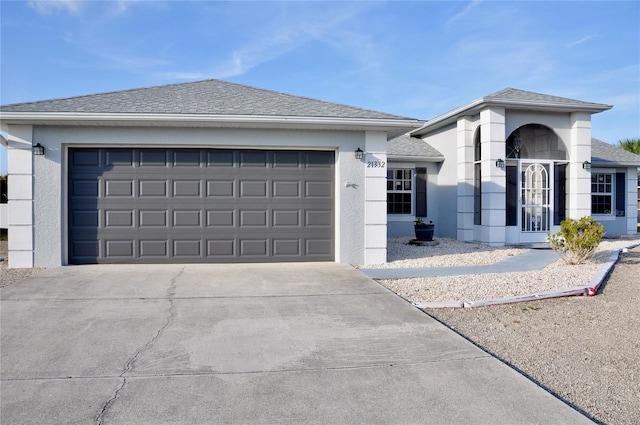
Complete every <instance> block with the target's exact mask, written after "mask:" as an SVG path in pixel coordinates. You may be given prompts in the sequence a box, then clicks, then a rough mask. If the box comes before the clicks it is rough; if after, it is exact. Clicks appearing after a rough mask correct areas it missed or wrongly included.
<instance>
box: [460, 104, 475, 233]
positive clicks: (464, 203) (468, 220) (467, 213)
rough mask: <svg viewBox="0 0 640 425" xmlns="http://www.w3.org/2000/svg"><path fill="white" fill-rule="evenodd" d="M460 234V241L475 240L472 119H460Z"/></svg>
mask: <svg viewBox="0 0 640 425" xmlns="http://www.w3.org/2000/svg"><path fill="white" fill-rule="evenodd" d="M457 130H458V132H457V140H458V152H457V157H458V164H457V167H458V170H457V174H458V187H457V195H458V199H457V204H458V217H457V218H458V221H457V223H458V226H457V227H458V229H457V230H458V232H457V239H458V240H459V241H472V240H473V178H474V176H473V161H474V150H473V149H474V146H473V121H472V119H471V117H468V116H467V117H460V118H458V124H457Z"/></svg>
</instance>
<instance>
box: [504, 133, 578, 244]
mask: <svg viewBox="0 0 640 425" xmlns="http://www.w3.org/2000/svg"><path fill="white" fill-rule="evenodd" d="M506 155H507V161H506V170H505V171H506V225H507V235H506V236H507V242H510V243H519V242H544V241H546V238H547V234H548V233H549V232H553V231H555V228H557V226H559V225H560V222H561V221H562V220H564V218H565V216H566V167H567V163H568V154H567V149H566V146H565V144H564V143H563V142H562V140H561V139H560V138H559V137H558V135H557V134H556V133H555V132H554V131H553V130H552V129H550V128H549V127H546V126H544V125H541V124H527V125H524V126H522V127H519V128H518V129H516V130H515V131H513V132H512V133H511V134H510V135H509V137H508V138H507V140H506Z"/></svg>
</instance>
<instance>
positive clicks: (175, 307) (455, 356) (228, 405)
mask: <svg viewBox="0 0 640 425" xmlns="http://www.w3.org/2000/svg"><path fill="white" fill-rule="evenodd" d="M1 298H2V302H1V310H2V311H1V315H2V316H1V319H2V322H1V329H0V330H1V332H2V336H1V338H2V340H1V344H2V345H1V347H0V348H1V359H0V360H1V372H2V376H1V378H2V382H1V384H2V387H1V391H2V392H1V400H0V401H1V404H0V410H1V416H0V422H1V423H2V424H38V425H43V424H91V423H99V424H136V425H142V424H154V425H158V424H217V423H224V424H232V423H233V424H236V423H237V424H256V423H269V424H271V423H278V424H287V423H290V424H302V423H329V424H351V423H361V424H376V423H379V424H424V423H433V424H448V423H451V424H454V423H455V424H459V423H476V424H478V423H487V424H488V423H493V424H495V423H549V424H551V423H562V424H587V423H591V422H590V421H589V420H588V419H587V418H586V417H584V416H582V415H581V414H579V413H578V412H576V411H575V410H573V409H571V408H570V407H568V406H567V405H565V404H564V403H562V402H561V401H559V400H558V399H556V398H554V397H553V396H551V395H550V394H548V393H547V392H545V391H544V390H542V389H541V388H539V387H537V386H536V385H535V384H533V383H532V382H530V381H529V380H527V379H526V378H524V377H523V376H521V375H519V374H518V373H516V372H515V371H513V370H512V369H510V368H509V367H507V366H505V365H503V364H502V363H501V362H500V361H498V360H496V359H494V358H493V357H491V356H489V355H488V354H486V353H485V352H483V351H481V350H480V349H478V348H477V347H475V346H474V345H472V344H471V343H469V342H467V341H466V340H464V339H463V338H461V337H459V336H458V335H456V334H455V333H454V332H452V331H450V330H449V329H447V328H445V327H444V326H443V325H441V324H440V323H438V322H436V321H435V320H433V319H431V318H430V317H429V316H427V315H425V314H424V313H421V312H420V311H419V310H417V309H415V308H414V307H412V306H411V305H409V304H408V303H406V302H405V301H403V300H401V299H400V298H398V297H397V296H396V295H394V294H393V293H391V292H389V291H387V290H386V289H384V288H382V287H381V286H379V285H378V284H377V283H375V282H374V281H372V280H370V279H369V278H367V277H365V276H364V275H363V274H361V273H360V272H358V271H356V270H354V269H353V268H351V267H349V266H347V265H343V264H335V263H314V264H309V263H305V264H262V265H257V264H249V265H246V264H245V265H187V266H185V265H161V266H158V265H135V266H125V265H117V266H116V265H101V266H76V267H63V268H55V269H48V270H46V271H44V272H42V273H40V274H37V275H35V276H33V277H31V278H29V279H27V280H25V281H22V282H20V283H18V284H16V285H12V286H9V287H7V288H4V289H3V290H2V297H1Z"/></svg>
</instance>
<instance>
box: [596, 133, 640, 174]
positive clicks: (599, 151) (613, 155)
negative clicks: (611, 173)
mask: <svg viewBox="0 0 640 425" xmlns="http://www.w3.org/2000/svg"><path fill="white" fill-rule="evenodd" d="M591 162H592V163H593V164H594V165H627V166H632V167H633V166H636V167H640V155H636V154H634V153H633V152H629V151H626V150H624V149H622V148H619V147H617V146H613V145H610V144H609V143H606V142H603V141H602V140H598V139H593V138H592V139H591Z"/></svg>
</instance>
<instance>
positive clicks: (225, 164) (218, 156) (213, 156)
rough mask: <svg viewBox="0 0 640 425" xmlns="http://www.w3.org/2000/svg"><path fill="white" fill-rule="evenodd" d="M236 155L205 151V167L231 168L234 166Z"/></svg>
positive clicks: (221, 151) (227, 152) (228, 152)
mask: <svg viewBox="0 0 640 425" xmlns="http://www.w3.org/2000/svg"><path fill="white" fill-rule="evenodd" d="M235 157H236V155H235V152H233V151H223V150H210V151H207V161H206V164H207V167H209V168H224V169H225V171H227V170H226V169H227V168H232V167H234V166H235V165H236V159H235Z"/></svg>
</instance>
